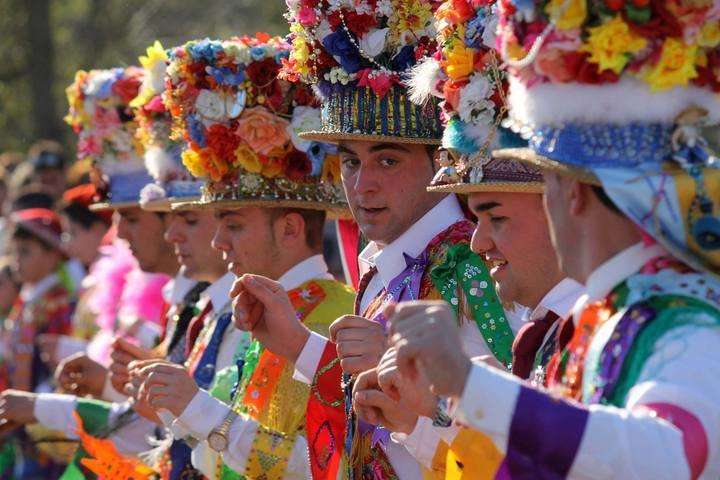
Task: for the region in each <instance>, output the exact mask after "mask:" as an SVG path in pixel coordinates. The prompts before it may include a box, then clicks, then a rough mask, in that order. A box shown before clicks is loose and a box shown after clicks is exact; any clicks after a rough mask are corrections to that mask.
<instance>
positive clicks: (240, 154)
mask: <svg viewBox="0 0 720 480" xmlns="http://www.w3.org/2000/svg"><path fill="white" fill-rule="evenodd" d="M235 158H236V161H235V164H234V165H235V166H239V167H242V168H244V169H245V170H246V171H248V172H250V173H261V172H262V169H263V166H262V163H261V162H260V159H259V158H258V156H257V154H256V153H255V151H254V150H253V149H252V148H250V147H249V146H248V145H247V144H245V143H241V144H240V146H238V148H237V150H235Z"/></svg>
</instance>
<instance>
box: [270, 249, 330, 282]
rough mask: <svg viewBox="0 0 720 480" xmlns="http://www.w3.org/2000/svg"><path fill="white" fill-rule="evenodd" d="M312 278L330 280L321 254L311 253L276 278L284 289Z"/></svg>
mask: <svg viewBox="0 0 720 480" xmlns="http://www.w3.org/2000/svg"><path fill="white" fill-rule="evenodd" d="M314 278H317V279H323V280H332V278H333V276H332V275H331V274H330V273H329V271H328V266H327V263H325V258H323V256H322V255H313V256H312V257H309V258H306V259H305V260H303V261H302V262H300V263H298V264H297V265H295V266H294V267H292V268H291V269H290V270H288V271H287V272H285V273H284V274H282V276H281V277H280V278H279V279H278V282H280V285H282V287H283V288H284V289H285V290H292V289H293V288H297V287H299V286H300V285H302V284H303V283H305V282H307V281H309V280H312V279H314Z"/></svg>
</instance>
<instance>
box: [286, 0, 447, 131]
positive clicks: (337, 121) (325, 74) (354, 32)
mask: <svg viewBox="0 0 720 480" xmlns="http://www.w3.org/2000/svg"><path fill="white" fill-rule="evenodd" d="M287 3H288V12H287V14H286V18H287V19H288V21H289V22H290V32H291V33H290V39H291V42H292V51H291V52H290V56H289V58H288V59H287V60H286V61H284V68H283V73H282V75H283V76H284V77H285V78H288V79H290V80H293V81H302V82H304V83H307V84H311V85H314V86H316V87H317V90H318V92H319V93H320V96H321V99H322V101H323V117H322V125H321V128H320V129H316V130H313V131H310V132H306V134H305V136H306V137H308V138H311V137H312V136H314V137H315V138H326V139H330V140H338V139H342V138H348V139H351V138H358V136H363V135H364V136H368V135H374V136H383V137H391V138H393V139H396V140H397V141H404V140H407V139H414V140H417V141H420V140H424V141H425V143H435V141H436V140H437V137H439V119H438V111H437V109H436V108H435V107H436V105H435V102H430V103H428V104H427V105H425V106H424V107H425V108H424V109H420V108H418V107H413V106H412V104H411V103H410V102H409V100H408V99H407V97H406V89H407V84H406V76H407V74H408V72H409V70H410V69H411V68H412V67H413V66H415V65H416V64H417V63H418V61H419V60H420V59H422V58H424V57H426V56H428V55H430V54H432V52H434V51H435V48H436V45H437V44H436V42H435V27H434V22H433V14H434V12H435V10H436V9H437V7H438V6H439V5H440V3H441V2H439V1H436V0H403V1H399V0H357V1H355V0H353V1H349V0H293V1H289V2H287Z"/></svg>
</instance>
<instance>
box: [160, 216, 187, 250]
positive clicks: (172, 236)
mask: <svg viewBox="0 0 720 480" xmlns="http://www.w3.org/2000/svg"><path fill="white" fill-rule="evenodd" d="M180 222H181V220H180V219H179V217H178V216H177V215H175V216H174V217H173V219H172V220H171V221H170V224H169V225H168V227H167V228H166V229H165V241H166V242H168V243H182V242H183V241H184V240H185V238H184V236H183V235H182V229H181V228H180Z"/></svg>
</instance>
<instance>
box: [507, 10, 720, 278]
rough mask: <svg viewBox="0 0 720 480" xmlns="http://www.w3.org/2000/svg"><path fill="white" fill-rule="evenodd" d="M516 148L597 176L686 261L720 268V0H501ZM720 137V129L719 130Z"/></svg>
mask: <svg viewBox="0 0 720 480" xmlns="http://www.w3.org/2000/svg"><path fill="white" fill-rule="evenodd" d="M499 7H500V8H499V12H500V18H499V29H498V40H497V46H498V49H499V52H500V54H501V56H502V59H503V62H504V63H505V64H506V65H507V66H508V71H509V84H510V91H509V95H508V104H509V106H510V117H511V121H512V126H513V128H514V129H515V130H516V131H519V132H520V133H522V134H523V135H524V136H525V137H526V138H528V139H529V142H530V148H529V149H508V150H501V151H500V152H497V153H496V155H499V156H500V157H505V158H517V159H521V160H523V161H525V162H529V163H532V164H536V165H539V166H541V167H542V168H543V169H549V170H555V171H559V172H561V173H563V174H566V175H571V176H575V177H576V178H579V179H580V180H582V181H584V182H587V183H593V184H597V185H601V186H602V188H603V190H605V192H606V193H607V194H608V195H609V196H610V198H611V199H612V200H613V202H614V203H615V204H616V205H617V206H618V207H619V208H620V209H621V210H622V211H623V213H624V214H625V215H627V216H628V217H629V218H631V219H632V220H633V221H634V222H635V223H637V224H638V225H639V226H640V227H641V228H642V229H643V230H644V231H645V232H646V233H648V234H649V235H650V236H652V237H653V238H654V239H655V240H656V241H658V242H659V243H661V244H662V245H663V246H664V247H665V248H667V249H669V250H670V251H671V252H672V253H673V254H674V255H675V256H676V257H678V258H680V259H682V260H683V261H684V262H686V263H687V264H688V265H690V266H692V267H694V268H696V269H700V270H706V271H709V272H713V273H717V272H718V271H719V269H720V160H718V154H717V150H716V147H713V143H715V145H717V138H718V136H719V134H718V132H719V131H720V35H718V33H720V32H719V29H720V2H718V1H717V0H699V1H689V0H669V1H666V2H647V1H640V0H624V1H623V0H603V1H594V2H588V1H585V0H552V1H549V2H548V1H520V0H500V2H499ZM713 137H715V138H713Z"/></svg>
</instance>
